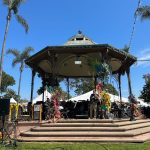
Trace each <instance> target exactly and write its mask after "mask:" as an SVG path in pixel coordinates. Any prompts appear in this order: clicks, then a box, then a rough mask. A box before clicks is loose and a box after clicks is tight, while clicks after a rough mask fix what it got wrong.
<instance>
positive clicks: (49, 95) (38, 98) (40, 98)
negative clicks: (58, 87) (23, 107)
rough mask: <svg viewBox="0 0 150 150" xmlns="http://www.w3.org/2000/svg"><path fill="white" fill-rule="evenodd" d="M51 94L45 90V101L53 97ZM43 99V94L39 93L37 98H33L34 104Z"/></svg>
mask: <svg viewBox="0 0 150 150" xmlns="http://www.w3.org/2000/svg"><path fill="white" fill-rule="evenodd" d="M51 96H52V95H51V94H50V93H49V92H48V91H47V90H45V91H44V102H45V101H46V99H47V98H51ZM42 100H43V94H41V95H38V96H37V97H36V98H34V99H33V104H35V103H36V102H39V101H42Z"/></svg>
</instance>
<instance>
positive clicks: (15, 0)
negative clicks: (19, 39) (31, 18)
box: [3, 0, 29, 33]
mask: <svg viewBox="0 0 150 150" xmlns="http://www.w3.org/2000/svg"><path fill="white" fill-rule="evenodd" d="M23 2H25V0H3V4H4V5H6V6H7V7H8V16H9V17H8V18H9V19H10V18H11V16H12V12H13V14H14V15H15V17H16V19H17V21H18V22H19V23H20V24H21V25H22V26H23V27H24V29H25V31H26V33H27V32H28V30H29V26H28V24H27V22H26V20H25V19H24V18H23V17H22V16H20V15H18V12H19V7H20V5H21V4H22V3H23Z"/></svg>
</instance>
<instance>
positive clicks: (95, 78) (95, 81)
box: [94, 76, 97, 90]
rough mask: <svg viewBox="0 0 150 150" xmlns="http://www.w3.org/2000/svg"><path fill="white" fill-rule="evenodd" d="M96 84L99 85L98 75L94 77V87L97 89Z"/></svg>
mask: <svg viewBox="0 0 150 150" xmlns="http://www.w3.org/2000/svg"><path fill="white" fill-rule="evenodd" d="M96 85H97V77H96V76H95V77H94V89H95V90H96Z"/></svg>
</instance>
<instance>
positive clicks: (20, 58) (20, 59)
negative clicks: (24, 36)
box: [7, 47, 33, 96]
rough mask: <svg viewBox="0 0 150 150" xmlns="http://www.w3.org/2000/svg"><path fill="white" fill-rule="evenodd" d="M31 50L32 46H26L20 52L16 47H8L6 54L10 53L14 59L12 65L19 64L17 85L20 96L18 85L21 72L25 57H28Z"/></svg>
mask: <svg viewBox="0 0 150 150" xmlns="http://www.w3.org/2000/svg"><path fill="white" fill-rule="evenodd" d="M32 51H33V48H32V47H26V48H25V49H24V50H23V51H22V52H20V51H18V50H17V49H8V51H7V54H12V55H13V56H14V59H13V61H12V66H13V67H15V66H16V64H20V77H19V85H18V96H20V86H21V80H22V72H23V70H24V65H25V59H27V58H29V56H30V52H32Z"/></svg>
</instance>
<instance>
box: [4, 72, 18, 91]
mask: <svg viewBox="0 0 150 150" xmlns="http://www.w3.org/2000/svg"><path fill="white" fill-rule="evenodd" d="M14 84H15V80H14V78H13V77H12V76H10V75H9V74H7V73H6V72H3V75H2V86H1V92H6V91H7V88H8V87H9V86H13V85H14Z"/></svg>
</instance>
